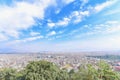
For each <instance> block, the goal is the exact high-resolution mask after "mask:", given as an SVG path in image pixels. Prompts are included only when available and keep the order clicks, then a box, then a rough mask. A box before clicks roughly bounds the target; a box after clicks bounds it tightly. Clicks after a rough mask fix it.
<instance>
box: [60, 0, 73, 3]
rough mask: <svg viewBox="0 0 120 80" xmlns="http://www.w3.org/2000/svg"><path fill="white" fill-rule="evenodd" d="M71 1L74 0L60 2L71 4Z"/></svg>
mask: <svg viewBox="0 0 120 80" xmlns="http://www.w3.org/2000/svg"><path fill="white" fill-rule="evenodd" d="M73 1H75V0H62V2H63V3H65V4H69V3H71V2H73Z"/></svg>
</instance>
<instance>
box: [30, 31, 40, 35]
mask: <svg viewBox="0 0 120 80" xmlns="http://www.w3.org/2000/svg"><path fill="white" fill-rule="evenodd" d="M30 35H31V36H37V35H40V33H39V32H33V31H32V32H30Z"/></svg>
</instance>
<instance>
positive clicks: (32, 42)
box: [0, 0, 120, 52]
mask: <svg viewBox="0 0 120 80" xmlns="http://www.w3.org/2000/svg"><path fill="white" fill-rule="evenodd" d="M116 50H120V0H0V52H41V51H56V52H59V51H62V52H66V51H67V52H72V51H73V52H75V51H78V52H81V51H116Z"/></svg>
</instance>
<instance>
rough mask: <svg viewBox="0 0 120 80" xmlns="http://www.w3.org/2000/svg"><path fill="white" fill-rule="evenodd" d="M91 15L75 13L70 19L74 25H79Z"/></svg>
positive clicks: (80, 12)
mask: <svg viewBox="0 0 120 80" xmlns="http://www.w3.org/2000/svg"><path fill="white" fill-rule="evenodd" d="M89 14H90V12H89V11H74V12H72V13H71V15H70V18H71V19H72V20H73V23H79V22H81V21H82V20H83V19H84V17H87V16H89Z"/></svg>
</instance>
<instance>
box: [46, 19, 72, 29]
mask: <svg viewBox="0 0 120 80" xmlns="http://www.w3.org/2000/svg"><path fill="white" fill-rule="evenodd" d="M69 22H70V19H69V18H67V17H65V18H63V20H59V21H58V22H56V23H54V22H48V23H47V25H48V27H49V28H53V27H61V26H62V27H64V26H67V25H68V24H69Z"/></svg>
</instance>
